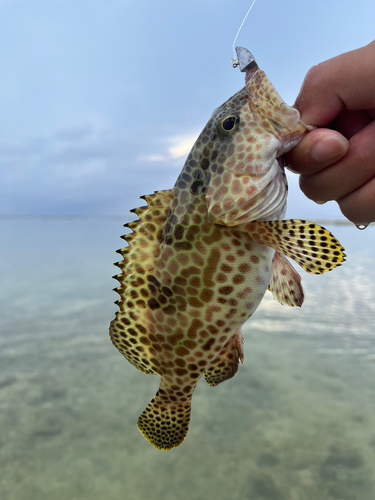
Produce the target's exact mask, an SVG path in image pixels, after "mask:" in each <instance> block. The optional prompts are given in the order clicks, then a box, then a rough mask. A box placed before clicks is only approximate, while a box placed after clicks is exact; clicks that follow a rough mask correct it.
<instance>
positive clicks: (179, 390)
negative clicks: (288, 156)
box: [110, 61, 345, 450]
mask: <svg viewBox="0 0 375 500" xmlns="http://www.w3.org/2000/svg"><path fill="white" fill-rule="evenodd" d="M246 71H247V73H246V85H245V87H244V88H243V89H242V90H240V91H239V92H237V93H236V94H235V95H234V96H233V97H231V98H230V99H228V100H227V101H226V102H225V103H224V104H222V105H221V106H220V107H219V108H217V109H216V110H215V111H214V113H213V115H212V116H211V118H210V120H209V121H208V123H207V125H206V126H205V127H204V129H203V131H202V132H201V134H200V135H199V137H198V139H197V141H196V142H195V144H194V146H193V148H192V150H191V151H190V153H189V155H188V157H187V159H186V162H185V165H184V167H183V169H182V171H181V173H180V175H179V176H178V178H177V181H176V183H175V185H174V187H173V188H172V189H168V190H165V191H158V192H155V193H154V194H151V195H146V196H143V197H142V198H143V199H144V201H145V202H146V205H144V206H142V207H140V208H136V209H134V210H133V211H132V212H134V213H135V214H136V215H137V216H138V220H136V221H135V222H131V223H128V224H126V225H125V226H126V227H128V228H129V229H130V230H131V232H130V233H128V234H126V235H125V236H123V239H124V240H126V242H127V243H128V246H126V247H125V248H122V249H120V250H118V253H120V254H121V256H122V258H123V259H122V260H121V261H120V262H118V263H117V264H115V265H117V266H118V267H119V268H120V270H121V273H120V274H119V275H117V276H115V278H116V279H117V280H118V282H119V287H118V288H116V289H115V290H116V291H117V292H118V293H119V295H120V299H119V300H118V301H117V304H118V306H119V308H120V310H119V311H118V312H117V313H116V317H115V319H114V320H113V321H112V322H111V325H110V337H111V340H112V342H113V344H114V345H115V346H116V347H117V349H118V350H119V351H120V352H121V354H123V355H124V356H125V358H126V359H127V360H128V361H129V362H130V363H131V364H132V365H134V366H135V367H136V368H138V370H140V371H141V372H143V373H147V374H153V375H158V376H160V378H161V381H160V387H159V390H158V391H157V393H156V395H155V397H154V399H152V401H151V402H150V404H149V405H148V406H147V408H146V409H145V411H144V412H143V413H142V414H141V416H140V417H139V420H138V427H139V429H140V430H141V432H142V433H143V434H144V436H145V437H146V438H147V439H148V440H149V441H150V443H151V444H152V445H153V446H155V447H157V448H158V449H160V450H170V449H172V448H175V447H177V446H179V445H180V444H181V443H182V442H183V441H184V439H185V437H186V434H187V432H188V428H189V422H190V413H191V400H192V396H193V393H194V390H195V387H196V385H197V383H198V382H199V380H200V378H201V377H202V376H204V378H205V379H206V381H207V382H208V384H209V385H211V386H216V385H217V384H219V383H221V382H223V381H225V380H228V379H230V378H231V377H233V376H234V375H235V374H236V373H237V371H238V366H239V362H240V361H241V362H243V361H244V354H243V336H242V332H241V327H242V325H243V324H244V323H245V322H246V321H247V320H248V319H249V318H250V317H251V316H252V314H253V313H254V312H255V310H256V309H257V307H258V306H259V304H260V302H261V300H262V298H263V296H264V294H265V292H266V291H267V289H269V290H270V291H271V292H272V294H273V296H274V297H275V298H276V299H277V300H278V301H279V302H280V303H281V304H286V305H289V306H301V304H302V302H303V297H304V295H303V290H302V286H301V278H300V276H299V274H298V273H297V271H296V270H295V269H294V267H293V266H292V265H291V263H290V262H289V260H288V259H287V258H286V257H289V258H291V259H293V260H294V261H295V262H296V263H297V264H299V265H300V266H301V267H302V268H303V269H304V270H305V271H307V272H308V273H312V274H323V273H325V272H327V271H331V270H332V269H333V268H335V267H337V266H340V265H341V263H342V262H343V261H344V260H345V254H344V252H343V250H344V249H343V247H342V246H341V244H340V243H339V242H338V241H337V239H336V238H335V237H334V236H333V235H332V234H331V233H330V232H329V231H327V230H326V229H324V228H323V227H321V226H319V225H317V224H314V223H312V222H307V221H304V220H283V218H284V217H285V210H286V201H287V181H286V176H285V172H284V163H283V160H282V158H281V156H282V155H283V154H284V153H286V152H287V151H289V150H290V149H291V148H293V147H294V146H295V145H296V144H297V143H298V142H299V141H300V140H301V138H302V137H303V136H304V135H305V134H306V133H307V132H308V130H310V129H311V127H309V126H307V125H305V124H304V123H303V122H302V121H301V119H300V116H299V113H298V111H297V110H296V109H294V108H292V107H290V106H288V105H287V104H286V103H285V102H283V100H282V99H281V97H280V96H279V94H278V93H277V91H276V90H275V88H274V87H273V85H272V83H271V82H270V81H269V79H268V77H267V76H266V74H265V73H264V72H263V71H262V70H260V69H259V68H258V65H257V64H256V62H255V61H253V62H252V63H251V64H250V65H249V67H248V68H247V70H246Z"/></svg>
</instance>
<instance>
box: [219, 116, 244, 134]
mask: <svg viewBox="0 0 375 500" xmlns="http://www.w3.org/2000/svg"><path fill="white" fill-rule="evenodd" d="M239 123H240V117H239V116H238V115H234V114H233V115H229V116H226V117H225V118H224V119H223V120H222V121H221V123H219V124H218V126H217V131H218V133H219V135H221V136H222V137H228V136H229V135H230V134H231V133H232V132H234V130H236V128H237V127H238V124H239Z"/></svg>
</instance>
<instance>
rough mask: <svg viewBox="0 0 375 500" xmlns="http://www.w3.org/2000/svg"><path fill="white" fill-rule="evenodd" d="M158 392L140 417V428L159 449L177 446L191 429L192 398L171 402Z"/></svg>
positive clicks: (169, 448) (165, 449)
mask: <svg viewBox="0 0 375 500" xmlns="http://www.w3.org/2000/svg"><path fill="white" fill-rule="evenodd" d="M162 392H164V391H162V390H159V391H158V392H157V393H156V396H155V398H154V399H153V400H152V401H151V402H150V404H149V405H148V406H147V408H146V409H145V411H144V412H143V413H142V415H141V416H140V417H139V419H138V428H139V430H140V431H141V432H142V434H143V435H144V437H145V438H146V439H147V440H148V441H149V442H150V443H151V444H152V445H153V446H155V447H156V448H158V449H159V450H164V451H167V450H171V449H172V448H177V446H180V444H181V443H182V442H183V441H184V439H185V437H186V434H187V432H188V430H189V423H190V413H191V399H189V400H188V401H186V402H171V401H170V400H169V398H168V397H165V396H164V395H162Z"/></svg>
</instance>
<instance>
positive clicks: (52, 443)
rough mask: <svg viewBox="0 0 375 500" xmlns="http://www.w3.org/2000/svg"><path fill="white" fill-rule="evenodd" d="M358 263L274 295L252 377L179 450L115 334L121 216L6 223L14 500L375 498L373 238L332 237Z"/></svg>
mask: <svg viewBox="0 0 375 500" xmlns="http://www.w3.org/2000/svg"><path fill="white" fill-rule="evenodd" d="M330 229H331V230H332V231H333V232H334V234H335V236H337V237H338V238H339V239H340V240H341V242H342V244H343V245H344V246H345V247H346V250H347V255H348V259H347V262H346V263H345V265H344V266H343V267H341V268H339V269H337V270H335V271H334V272H332V273H330V274H328V275H325V276H324V277H319V276H308V275H306V273H303V271H302V272H301V274H302V273H303V283H304V288H305V294H306V299H305V304H304V305H303V307H302V308H301V309H298V310H297V309H295V308H294V309H289V308H286V307H283V306H281V305H279V304H278V303H277V302H276V301H274V300H273V299H272V297H271V296H270V295H269V294H267V296H266V298H265V300H264V301H263V303H262V305H261V307H260V308H259V309H258V311H257V313H256V314H255V315H254V316H253V318H252V319H251V320H250V321H249V322H248V324H247V326H246V327H245V329H244V333H245V339H246V345H245V365H244V366H242V367H241V368H240V373H239V374H238V376H237V377H235V378H234V379H232V380H230V381H227V382H226V383H224V384H222V385H221V386H219V387H217V388H210V387H209V386H207V385H206V384H205V382H204V381H203V380H202V381H201V382H200V384H199V386H198V389H197V391H196V394H195V396H194V399H193V414H192V422H191V426H190V431H189V434H188V437H187V440H186V441H185V443H184V444H183V445H182V446H181V447H180V448H178V449H176V450H173V451H171V452H160V451H158V450H156V449H154V448H152V447H151V445H149V443H147V441H146V440H145V439H144V438H143V437H142V435H141V434H140V433H139V431H138V429H137V425H136V421H137V418H138V415H139V414H140V413H141V412H142V411H143V409H144V407H145V406H146V405H147V404H148V402H149V400H150V399H151V398H152V397H153V395H154V393H155V392H156V390H157V387H158V379H157V378H156V377H152V376H146V375H143V374H142V373H140V372H138V371H137V370H136V369H135V368H133V367H132V366H131V365H130V364H129V363H127V362H126V360H125V359H123V358H122V356H121V355H120V354H119V353H118V352H117V351H116V349H115V348H114V347H113V346H112V344H111V342H110V340H109V338H108V333H107V332H108V323H109V322H110V320H111V319H112V318H113V316H114V313H115V311H116V306H114V305H113V301H114V300H115V299H116V295H115V294H114V293H113V292H111V288H113V286H115V284H116V282H114V281H112V280H111V278H110V277H111V275H112V274H115V272H116V268H114V267H112V265H111V263H112V262H113V261H114V260H115V259H116V255H115V254H114V250H115V249H116V248H118V247H119V246H120V245H121V240H119V235H120V234H121V221H120V220H112V221H110V220H99V219H98V220H94V219H93V220H89V219H88V220H74V219H72V220H54V219H50V220H28V221H26V220H3V221H0V230H1V235H2V244H1V246H0V275H1V287H0V304H1V306H0V307H1V315H0V429H1V433H0V498H1V499H4V500H8V499H9V500H34V499H35V500H44V499H51V498H53V499H56V500H60V499H61V500H62V499H64V500H65V499H73V500H75V499H77V500H81V499H82V500H85V499H90V500H102V499H108V500H112V499H116V500H117V499H119V498H124V499H129V500H130V499H131V500H146V499H149V498H152V499H155V500H159V499H160V500H161V499H163V500H175V499H176V498H178V499H179V500H188V499H189V500H190V499H192V500H208V499H217V500H224V499H225V500H228V499H230V500H237V499H238V500H239V499H241V500H242V499H251V500H268V499H272V500H313V499H314V500H315V499H316V500H318V499H319V500H328V499H342V500H346V499H355V500H357V499H360V500H372V499H373V498H375V385H374V380H375V283H374V278H373V276H374V263H375V260H374V256H375V253H374V243H375V230H374V229H373V228H372V227H370V228H368V229H367V230H366V231H364V232H359V231H357V230H356V229H355V228H352V227H346V226H345V227H342V226H337V227H335V226H331V227H330Z"/></svg>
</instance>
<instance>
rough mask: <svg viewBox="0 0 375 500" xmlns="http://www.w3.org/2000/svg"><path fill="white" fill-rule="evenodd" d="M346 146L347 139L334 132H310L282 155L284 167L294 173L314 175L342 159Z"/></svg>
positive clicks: (326, 130) (319, 130)
mask: <svg viewBox="0 0 375 500" xmlns="http://www.w3.org/2000/svg"><path fill="white" fill-rule="evenodd" d="M348 145H349V143H348V141H347V139H346V138H345V137H343V136H342V135H341V134H339V133H338V132H335V131H334V130H329V129H316V130H312V131H311V132H309V133H308V134H307V135H306V136H305V137H304V138H303V139H302V141H301V142H300V143H299V144H298V145H297V146H296V147H295V148H293V149H292V150H291V151H289V153H287V154H286V155H284V157H285V161H286V165H287V166H288V167H289V168H290V169H291V170H292V171H294V172H298V173H301V174H304V175H310V174H314V173H316V172H320V171H321V170H323V169H324V168H326V167H328V166H329V165H332V164H333V163H335V162H336V161H338V160H339V159H340V158H342V157H343V156H344V155H345V153H346V152H347V150H348Z"/></svg>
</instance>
